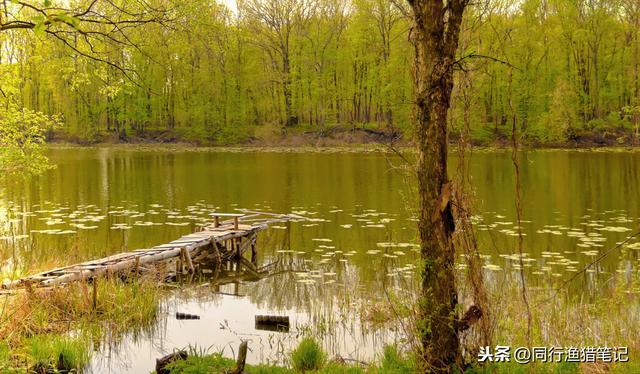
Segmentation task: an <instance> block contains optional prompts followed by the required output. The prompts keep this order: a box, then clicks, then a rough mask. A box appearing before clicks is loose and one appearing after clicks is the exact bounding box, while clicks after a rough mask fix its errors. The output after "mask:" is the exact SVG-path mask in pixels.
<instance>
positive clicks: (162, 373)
mask: <svg viewBox="0 0 640 374" xmlns="http://www.w3.org/2000/svg"><path fill="white" fill-rule="evenodd" d="M187 357H189V355H188V354H187V351H178V352H174V353H171V354H168V355H166V356H164V357H161V358H158V359H156V374H170V373H171V372H170V371H169V370H168V369H167V365H169V364H170V363H172V362H175V361H178V360H186V359H187Z"/></svg>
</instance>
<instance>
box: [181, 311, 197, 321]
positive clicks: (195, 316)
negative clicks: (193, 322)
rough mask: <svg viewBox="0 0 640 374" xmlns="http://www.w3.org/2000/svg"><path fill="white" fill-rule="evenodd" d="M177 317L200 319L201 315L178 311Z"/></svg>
mask: <svg viewBox="0 0 640 374" xmlns="http://www.w3.org/2000/svg"><path fill="white" fill-rule="evenodd" d="M176 319H179V320H182V319H200V316H199V315H196V314H189V313H180V312H176Z"/></svg>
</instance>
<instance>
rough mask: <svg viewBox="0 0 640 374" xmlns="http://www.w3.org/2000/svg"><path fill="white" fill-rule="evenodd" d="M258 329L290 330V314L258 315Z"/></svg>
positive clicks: (256, 326)
mask: <svg viewBox="0 0 640 374" xmlns="http://www.w3.org/2000/svg"><path fill="white" fill-rule="evenodd" d="M255 328H256V330H267V331H281V332H286V331H289V316H262V315H257V316H256V325H255Z"/></svg>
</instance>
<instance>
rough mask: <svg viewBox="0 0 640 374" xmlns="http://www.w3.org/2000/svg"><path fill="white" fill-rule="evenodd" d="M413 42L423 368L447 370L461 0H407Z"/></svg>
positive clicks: (454, 352)
mask: <svg viewBox="0 0 640 374" xmlns="http://www.w3.org/2000/svg"><path fill="white" fill-rule="evenodd" d="M409 3H410V5H411V7H412V9H413V15H414V26H413V29H412V30H411V41H412V43H413V45H414V47H415V61H414V64H415V90H416V92H415V94H416V120H417V124H416V130H417V140H418V165H417V177H418V194H419V209H420V211H419V217H418V218H419V221H418V230H419V235H420V245H421V257H422V260H423V261H424V264H423V266H424V268H423V271H422V276H423V279H422V300H421V303H420V306H419V311H420V316H419V318H420V319H421V321H420V324H419V326H420V330H421V331H420V334H421V336H420V338H421V340H422V346H423V357H424V361H425V365H426V367H425V369H426V370H427V371H429V372H452V371H453V370H454V368H455V366H456V363H457V362H458V360H459V357H460V349H459V342H458V336H457V331H456V329H455V327H454V326H455V320H456V305H457V304H458V298H457V292H456V282H455V268H454V260H455V251H454V248H453V244H452V240H451V236H452V234H453V231H454V229H455V225H454V220H453V215H452V211H451V202H450V199H451V185H450V183H449V179H448V176H447V147H448V145H447V112H448V109H449V102H450V99H451V91H452V89H453V68H454V63H455V58H454V57H455V52H456V49H457V44H458V37H459V32H460V23H461V20H462V15H463V12H464V8H465V6H466V0H450V1H449V2H448V4H447V6H446V7H445V5H444V4H443V1H442V0H411V1H410V2H409Z"/></svg>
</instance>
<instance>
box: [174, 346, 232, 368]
mask: <svg viewBox="0 0 640 374" xmlns="http://www.w3.org/2000/svg"><path fill="white" fill-rule="evenodd" d="M232 367H234V361H233V360H231V359H228V358H224V357H223V356H222V354H221V353H214V354H211V355H207V354H205V352H197V351H195V350H194V349H191V350H190V352H189V356H188V357H187V359H186V360H176V361H174V362H172V363H170V364H169V365H167V369H169V371H171V373H183V374H206V373H220V372H224V369H228V368H232Z"/></svg>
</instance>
